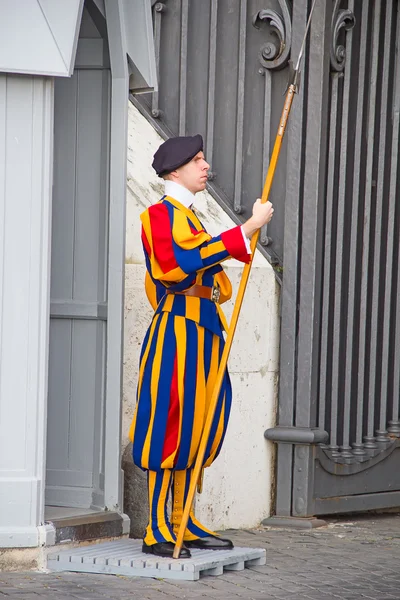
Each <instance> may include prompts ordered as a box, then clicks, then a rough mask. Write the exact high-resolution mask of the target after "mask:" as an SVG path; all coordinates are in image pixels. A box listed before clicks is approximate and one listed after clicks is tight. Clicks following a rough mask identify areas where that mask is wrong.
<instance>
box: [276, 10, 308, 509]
mask: <svg viewBox="0 0 400 600" xmlns="http://www.w3.org/2000/svg"><path fill="white" fill-rule="evenodd" d="M306 19H307V2H306V0H303V1H301V2H300V1H299V2H295V3H294V4H293V19H292V21H293V28H292V31H293V37H292V52H293V56H298V54H299V51H300V46H301V41H302V35H303V33H302V32H304V30H305V27H306ZM304 88H305V86H304V85H302V86H300V90H299V94H298V96H297V98H296V99H295V102H293V106H292V112H291V118H290V120H289V124H288V130H287V136H288V138H289V140H290V143H289V144H288V154H287V178H286V194H285V217H284V218H285V236H284V256H285V268H284V271H283V281H282V309H281V310H282V320H281V323H282V324H281V336H280V369H279V372H280V378H279V407H278V423H279V425H289V426H291V425H294V417H295V387H296V383H295V380H296V356H297V342H296V340H297V327H298V308H297V307H298V293H299V263H298V256H299V246H300V243H299V236H300V202H301V200H302V196H303V189H302V169H301V167H300V165H302V163H303V153H304V147H303V145H302V140H303V130H304V126H305V125H304V122H305V109H304V104H305V99H304ZM292 482H293V446H292V445H290V444H278V452H277V482H276V514H277V515H279V516H290V515H291V514H292V487H293V485H292Z"/></svg>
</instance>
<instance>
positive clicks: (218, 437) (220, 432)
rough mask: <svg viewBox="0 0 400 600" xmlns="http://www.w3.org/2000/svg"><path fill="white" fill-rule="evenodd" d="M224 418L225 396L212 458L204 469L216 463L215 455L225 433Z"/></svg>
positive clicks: (211, 453)
mask: <svg viewBox="0 0 400 600" xmlns="http://www.w3.org/2000/svg"><path fill="white" fill-rule="evenodd" d="M224 417H225V396H224V399H223V404H222V410H221V415H220V419H219V422H218V427H217V431H216V432H215V438H214V440H213V443H212V446H211V450H210V457H209V459H208V460H207V462H206V463H205V464H204V467H209V466H210V465H211V463H212V462H213V461H214V458H215V454H216V452H217V450H218V446H219V445H220V443H221V438H222V434H223V433H224Z"/></svg>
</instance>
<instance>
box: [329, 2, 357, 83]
mask: <svg viewBox="0 0 400 600" xmlns="http://www.w3.org/2000/svg"><path fill="white" fill-rule="evenodd" d="M340 3H341V0H336V2H335V6H334V9H333V13H332V40H331V65H332V69H333V70H334V71H337V72H341V71H343V70H344V67H345V64H346V48H345V46H344V45H343V44H340V43H339V35H340V33H341V31H342V30H344V31H349V30H350V29H353V27H354V25H355V24H356V18H355V16H354V13H353V11H351V10H349V9H340Z"/></svg>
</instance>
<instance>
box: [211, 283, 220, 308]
mask: <svg viewBox="0 0 400 600" xmlns="http://www.w3.org/2000/svg"><path fill="white" fill-rule="evenodd" d="M220 296H221V291H220V289H219V287H218V286H216V285H213V287H212V290H211V300H212V301H213V302H215V303H217V304H218V303H219V299H220Z"/></svg>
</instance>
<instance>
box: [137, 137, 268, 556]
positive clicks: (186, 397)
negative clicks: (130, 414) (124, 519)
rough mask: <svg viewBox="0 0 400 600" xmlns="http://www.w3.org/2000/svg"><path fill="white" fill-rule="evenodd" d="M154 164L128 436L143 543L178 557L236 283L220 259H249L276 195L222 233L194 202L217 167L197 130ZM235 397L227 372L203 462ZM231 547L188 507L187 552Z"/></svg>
mask: <svg viewBox="0 0 400 600" xmlns="http://www.w3.org/2000/svg"><path fill="white" fill-rule="evenodd" d="M153 168H154V169H155V171H156V173H157V174H158V175H159V176H160V177H162V178H163V179H164V180H165V196H163V198H161V200H160V201H159V202H158V203H157V204H155V205H153V206H151V207H150V208H148V209H147V210H146V211H145V212H144V213H143V214H142V215H141V221H142V241H143V248H144V253H145V258H146V266H147V273H146V282H145V286H146V293H147V297H148V299H149V301H150V303H151V305H152V307H153V308H154V310H155V313H154V316H153V319H152V322H151V324H150V327H149V329H148V331H147V333H146V336H145V339H144V342H143V346H142V351H141V357H140V366H139V382H138V389H137V405H136V409H135V414H134V418H133V421H132V425H131V430H130V437H131V440H132V441H133V460H134V463H135V464H136V465H138V466H139V467H141V468H142V469H145V470H146V471H147V473H148V494H149V507H150V515H149V523H148V526H147V528H146V532H145V536H144V540H143V552H146V553H148V554H155V555H157V556H167V557H171V556H172V554H173V550H174V544H175V541H176V535H177V532H178V530H179V525H180V523H181V519H182V514H183V508H184V505H185V501H186V497H187V493H188V488H189V483H190V477H191V473H192V469H193V466H194V463H195V460H196V454H197V450H198V447H199V444H200V439H201V434H202V431H203V427H204V424H205V421H206V416H207V410H208V405H209V402H210V398H211V394H212V391H213V386H214V382H215V379H216V375H217V371H218V365H219V362H220V358H221V355H222V351H223V347H224V338H223V328H226V321H225V317H224V315H223V313H222V310H221V308H220V304H222V303H223V302H225V301H226V300H229V298H230V297H231V293H232V290H231V284H230V281H229V279H228V277H227V275H226V274H225V273H224V271H223V269H222V266H221V263H222V262H223V261H225V260H227V259H229V258H236V259H237V260H240V261H242V262H249V260H250V244H249V239H250V238H251V236H252V235H253V233H254V232H255V231H257V229H259V228H260V227H262V226H263V225H264V224H266V223H268V222H269V221H270V220H271V218H272V216H273V212H274V211H273V208H272V204H271V203H270V202H267V203H265V204H261V201H260V200H257V201H256V203H255V204H254V206H253V216H252V217H250V219H249V220H248V221H247V222H246V223H244V225H242V226H237V227H233V228H232V229H229V230H228V231H225V232H224V233H221V235H218V236H216V237H211V236H210V235H209V234H208V233H207V232H206V231H205V230H204V227H203V226H202V224H201V223H200V221H199V220H198V218H197V216H196V214H195V213H194V212H193V210H192V209H191V207H192V205H193V202H194V201H195V194H196V193H197V192H200V191H202V190H204V189H205V187H206V183H207V172H208V169H209V168H210V166H209V165H208V163H207V162H206V160H205V157H204V154H203V139H202V137H201V136H200V135H196V136H193V137H176V138H171V139H169V140H167V141H166V142H164V143H163V144H161V146H160V148H159V149H158V150H157V152H156V153H155V155H154V161H153ZM231 398H232V391H231V384H230V380H229V374H228V371H226V373H225V377H224V381H223V384H222V386H221V391H220V394H219V400H218V405H217V409H216V412H215V416H214V420H213V426H212V428H211V432H210V438H209V441H208V445H207V449H206V453H205V457H204V462H203V467H208V466H209V465H210V464H211V463H212V462H213V461H214V460H215V458H216V457H217V456H218V454H219V452H220V450H221V446H222V443H223V440H224V436H225V432H226V428H227V424H228V419H229V412H230V406H231ZM171 488H172V510H171V516H170V517H169V516H168V513H167V502H168V496H169V492H170V490H171ZM232 547H233V544H232V542H231V541H230V540H227V539H223V538H221V537H219V536H218V535H217V534H216V533H215V532H213V531H210V530H209V529H207V528H206V527H205V526H204V525H202V524H201V523H200V522H199V521H198V520H197V519H196V518H195V516H194V513H193V510H192V511H191V513H190V518H189V522H188V525H187V528H186V531H185V536H184V546H183V548H182V550H181V557H182V558H188V557H190V550H189V548H201V549H208V550H210V549H212V550H218V549H227V548H232Z"/></svg>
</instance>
